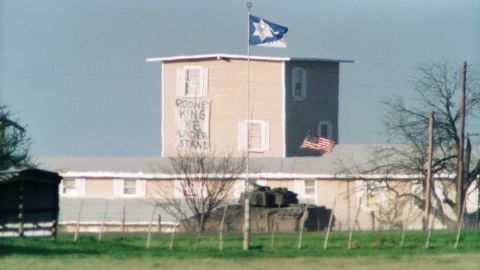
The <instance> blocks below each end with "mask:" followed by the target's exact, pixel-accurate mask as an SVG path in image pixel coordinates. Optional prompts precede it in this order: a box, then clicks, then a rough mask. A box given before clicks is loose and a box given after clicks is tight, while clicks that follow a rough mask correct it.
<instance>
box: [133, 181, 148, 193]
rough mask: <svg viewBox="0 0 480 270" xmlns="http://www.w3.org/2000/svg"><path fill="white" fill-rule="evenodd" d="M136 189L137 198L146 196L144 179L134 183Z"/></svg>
mask: <svg viewBox="0 0 480 270" xmlns="http://www.w3.org/2000/svg"><path fill="white" fill-rule="evenodd" d="M135 185H136V189H137V196H140V197H145V194H146V188H145V186H146V181H145V179H138V180H137V181H136V183H135Z"/></svg>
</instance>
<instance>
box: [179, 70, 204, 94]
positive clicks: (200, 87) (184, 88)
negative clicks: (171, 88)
mask: <svg viewBox="0 0 480 270" xmlns="http://www.w3.org/2000/svg"><path fill="white" fill-rule="evenodd" d="M207 90H208V69H206V68H202V67H200V66H185V67H182V68H179V69H178V70H177V96H180V97H206V96H207Z"/></svg>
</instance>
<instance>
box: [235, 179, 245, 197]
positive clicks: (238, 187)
mask: <svg viewBox="0 0 480 270" xmlns="http://www.w3.org/2000/svg"><path fill="white" fill-rule="evenodd" d="M244 191H245V180H236V181H235V185H234V193H233V196H235V198H240V195H241V194H242V192H244Z"/></svg>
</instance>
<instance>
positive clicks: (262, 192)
mask: <svg viewBox="0 0 480 270" xmlns="http://www.w3.org/2000/svg"><path fill="white" fill-rule="evenodd" d="M252 185H253V186H254V189H253V190H252V191H250V192H246V193H242V195H241V196H240V200H239V203H243V200H244V198H245V194H247V195H248V197H249V199H250V205H251V206H258V207H285V206H289V205H291V204H298V199H297V193H295V192H292V191H289V190H288V189H287V188H283V187H278V188H273V189H270V187H268V186H261V185H257V184H252Z"/></svg>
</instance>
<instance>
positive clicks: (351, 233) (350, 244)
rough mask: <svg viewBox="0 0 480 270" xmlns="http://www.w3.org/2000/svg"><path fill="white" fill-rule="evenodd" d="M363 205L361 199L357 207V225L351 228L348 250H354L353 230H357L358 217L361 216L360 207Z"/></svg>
mask: <svg viewBox="0 0 480 270" xmlns="http://www.w3.org/2000/svg"><path fill="white" fill-rule="evenodd" d="M361 205H362V198H360V200H359V202H358V206H357V213H356V214H355V221H354V222H355V223H354V224H353V226H351V227H350V234H349V235H348V249H351V248H352V238H353V230H354V229H355V224H356V223H357V222H358V215H359V214H360V206H361ZM349 226H350V225H349Z"/></svg>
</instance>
